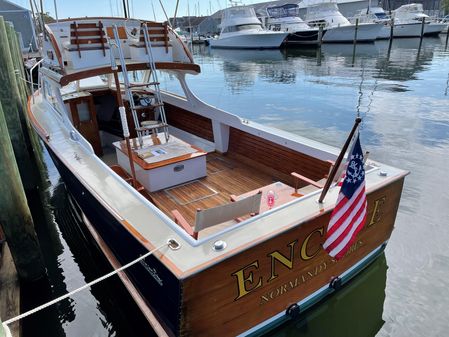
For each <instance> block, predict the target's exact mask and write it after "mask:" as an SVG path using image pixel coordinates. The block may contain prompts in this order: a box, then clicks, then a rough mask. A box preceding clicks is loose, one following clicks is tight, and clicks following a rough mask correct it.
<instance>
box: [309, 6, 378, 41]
mask: <svg viewBox="0 0 449 337" xmlns="http://www.w3.org/2000/svg"><path fill="white" fill-rule="evenodd" d="M305 22H306V23H307V24H308V25H309V26H311V27H319V26H323V28H324V29H325V30H326V34H325V35H324V37H323V42H353V41H354V39H355V32H356V26H355V25H354V24H351V23H350V22H349V20H348V19H346V18H345V17H344V16H343V14H341V13H340V11H339V10H338V5H337V2H336V1H329V2H320V3H316V4H311V5H310V6H309V7H307V14H306V19H305ZM381 29H382V24H380V23H360V24H359V26H358V30H357V42H373V41H374V40H376V39H377V37H378V36H379V33H380V30H381Z"/></svg>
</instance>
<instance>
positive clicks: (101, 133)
mask: <svg viewBox="0 0 449 337" xmlns="http://www.w3.org/2000/svg"><path fill="white" fill-rule="evenodd" d="M46 39H47V40H46V45H45V55H46V58H45V60H44V61H43V62H42V63H41V64H40V65H41V66H40V69H39V78H40V80H39V89H38V90H37V91H36V92H34V93H33V95H32V96H31V97H30V100H29V107H28V114H29V118H30V121H31V124H32V126H33V127H34V129H35V130H36V132H37V133H38V134H39V136H40V137H41V138H42V140H43V141H44V143H45V146H46V147H47V148H48V151H49V153H50V155H51V157H52V158H53V161H54V162H55V164H56V166H57V168H58V170H59V172H60V174H61V176H62V178H63V180H64V181H65V184H66V186H67V189H68V191H69V192H70V193H71V195H72V196H73V199H74V200H75V201H76V204H77V205H78V206H79V208H80V209H81V210H82V212H83V217H84V219H85V222H86V225H87V226H88V228H89V229H90V231H91V233H92V235H93V237H94V238H95V239H96V241H97V242H98V244H99V246H100V247H101V249H102V250H103V252H104V253H105V255H106V257H107V258H108V259H109V261H110V262H111V264H112V265H113V266H114V267H116V268H117V267H119V266H121V265H125V264H126V263H128V262H130V261H132V260H134V259H136V258H138V257H139V256H142V255H145V254H148V255H149V256H148V257H146V258H145V259H144V260H142V261H140V263H138V264H136V265H134V266H132V267H130V268H128V269H127V270H126V272H122V273H121V274H120V277H121V278H122V280H123V282H124V284H125V285H126V287H127V288H128V289H129V291H130V294H131V295H132V296H133V297H134V299H135V300H136V302H137V303H138V305H139V306H140V307H141V309H142V311H143V313H144V314H145V315H146V317H147V318H148V320H149V322H150V323H151V324H152V326H153V328H154V329H155V331H156V332H157V333H158V334H159V335H169V336H190V335H192V336H203V335H207V336H231V335H251V334H253V333H255V332H257V331H258V332H260V331H264V329H267V328H269V327H273V326H275V325H276V324H279V322H282V321H284V320H286V319H288V318H289V317H294V316H296V315H297V314H298V313H299V312H301V311H302V310H305V309H306V308H307V307H309V306H310V305H312V304H313V303H315V302H316V301H318V300H319V299H321V298H322V297H324V296H325V295H327V294H329V293H331V292H333V291H335V290H336V289H338V287H339V286H340V285H341V284H343V283H345V282H347V281H348V280H349V279H351V278H352V277H353V276H354V275H356V274H357V273H358V272H359V271H360V270H361V269H363V267H364V266H366V265H367V264H368V263H370V262H371V261H373V260H374V259H375V258H376V257H377V256H378V255H379V254H380V253H381V252H382V251H383V249H384V247H385V245H386V243H387V241H388V239H389V237H390V234H391V231H392V229H393V225H394V221H395V217H396V212H397V210H398V205H399V200H400V196H401V191H402V186H403V182H404V177H405V176H406V174H407V172H406V171H403V170H400V169H397V168H394V167H391V166H388V165H385V164H381V163H378V162H375V161H372V160H370V161H368V162H367V163H366V190H367V200H368V210H367V222H366V225H365V227H364V229H363V230H362V231H361V232H360V233H359V235H358V237H357V240H356V242H355V243H354V244H353V245H352V246H351V248H350V249H349V251H348V252H347V253H346V255H345V256H344V257H343V258H342V259H341V260H339V261H336V260H334V259H333V258H331V257H330V256H329V255H328V254H327V253H326V252H325V251H324V250H323V249H322V247H321V245H322V243H323V241H324V238H325V234H326V227H327V223H328V221H329V216H330V213H331V211H332V210H333V208H334V205H335V202H336V198H337V195H338V188H336V187H332V188H331V189H330V190H329V192H328V194H327V196H326V198H325V200H324V202H323V203H319V202H317V199H318V196H319V194H320V193H321V192H322V189H323V184H324V182H325V181H326V176H327V174H328V172H329V169H330V167H331V165H332V162H333V161H335V159H336V158H337V155H338V150H337V149H335V148H333V147H330V146H327V145H324V144H320V143H318V142H315V141H312V140H310V139H306V138H303V137H300V136H296V135H291V134H288V133H286V132H283V131H279V130H274V129H271V128H269V127H266V126H262V125H259V124H257V123H253V122H251V121H248V120H243V119H241V118H239V117H238V116H236V115H233V114H230V113H228V112H225V111H222V110H220V109H217V108H214V107H212V106H210V105H207V104H206V103H204V102H202V101H201V100H200V99H198V98H197V97H196V96H195V95H194V94H193V93H192V91H191V90H190V89H189V87H188V85H187V83H186V81H185V75H186V74H199V73H200V67H199V66H198V65H196V64H195V63H194V62H193V58H192V55H191V54H190V52H189V51H188V49H187V48H186V47H185V45H184V44H183V43H182V42H181V40H180V39H179V38H178V36H177V35H176V33H174V32H173V31H172V30H171V28H170V27H168V26H167V25H166V24H160V23H155V22H144V21H138V20H126V19H119V18H81V19H67V20H59V22H58V23H52V24H48V25H47V26H46ZM114 44H115V45H114ZM116 63H117V64H116ZM154 69H157V71H160V72H168V73H170V74H171V75H173V76H174V77H175V78H176V79H177V80H178V81H179V83H180V88H181V89H180V90H181V91H182V92H179V91H178V93H176V94H175V93H170V92H165V91H161V90H160V88H159V85H158V82H157V81H154V77H155V76H156V75H157V73H158V72H156V71H155V70H154ZM120 72H121V74H119V73H120ZM129 72H134V73H135V79H134V80H133V81H131V82H130V83H128V82H129V81H128V80H129V78H130V77H132V76H131V75H130V74H129ZM119 75H120V76H119ZM120 77H121V78H122V80H121V81H122V82H119V78H120ZM139 78H141V79H142V80H140V81H139ZM156 80H157V79H156ZM122 104H123V107H122ZM120 113H121V115H120ZM135 119H137V120H135ZM121 124H123V126H124V127H123V128H122V126H121ZM126 124H129V130H127V127H125V126H126ZM128 133H129V137H128ZM123 138H125V140H123ZM130 157H131V158H130ZM292 172H294V174H293V175H292V174H291V173H292ZM153 250H154V253H153V254H151V255H150V254H149V252H151V251H153ZM111 296H113V294H111Z"/></svg>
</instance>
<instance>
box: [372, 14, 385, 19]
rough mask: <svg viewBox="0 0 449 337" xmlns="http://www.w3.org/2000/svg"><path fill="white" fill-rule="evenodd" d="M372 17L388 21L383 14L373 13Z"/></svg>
mask: <svg viewBox="0 0 449 337" xmlns="http://www.w3.org/2000/svg"><path fill="white" fill-rule="evenodd" d="M374 15H375V16H376V18H378V19H388V16H387V14H385V13H374Z"/></svg>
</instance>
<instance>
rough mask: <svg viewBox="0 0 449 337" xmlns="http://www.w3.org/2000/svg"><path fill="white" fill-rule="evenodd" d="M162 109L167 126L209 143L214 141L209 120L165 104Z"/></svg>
mask: <svg viewBox="0 0 449 337" xmlns="http://www.w3.org/2000/svg"><path fill="white" fill-rule="evenodd" d="M164 108H165V114H166V115H167V122H168V124H169V125H171V126H174V127H176V128H178V129H181V130H183V131H186V132H189V133H191V134H193V135H195V136H198V137H200V138H203V139H206V140H208V141H210V142H213V141H214V133H213V129H212V120H211V119H209V118H207V117H203V116H200V115H198V114H196V113H194V112H191V111H188V110H185V109H183V108H180V107H178V106H175V105H172V104H169V103H165V105H164Z"/></svg>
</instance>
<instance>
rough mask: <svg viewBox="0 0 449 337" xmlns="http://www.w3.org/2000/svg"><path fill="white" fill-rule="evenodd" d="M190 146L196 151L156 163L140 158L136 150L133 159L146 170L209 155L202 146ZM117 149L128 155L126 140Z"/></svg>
mask: <svg viewBox="0 0 449 337" xmlns="http://www.w3.org/2000/svg"><path fill="white" fill-rule="evenodd" d="M190 146H191V147H192V148H193V149H195V150H196V152H194V153H189V154H185V155H182V156H178V157H175V158H171V159H167V160H162V161H158V162H156V163H147V162H146V161H145V160H143V159H141V158H139V157H138V156H137V154H136V153H134V152H133V159H134V162H135V163H136V164H137V165H139V166H140V167H142V168H143V169H144V170H152V169H155V168H157V167H162V166H167V165H170V164H174V163H179V162H180V161H185V160H189V159H193V158H197V157H201V156H205V155H207V152H204V151H203V150H201V149H200V148H198V147H196V146H193V145H190ZM117 149H119V150H120V151H121V152H123V153H124V154H125V155H126V156H128V150H127V148H126V144H125V142H124V141H121V142H120V147H117Z"/></svg>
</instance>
